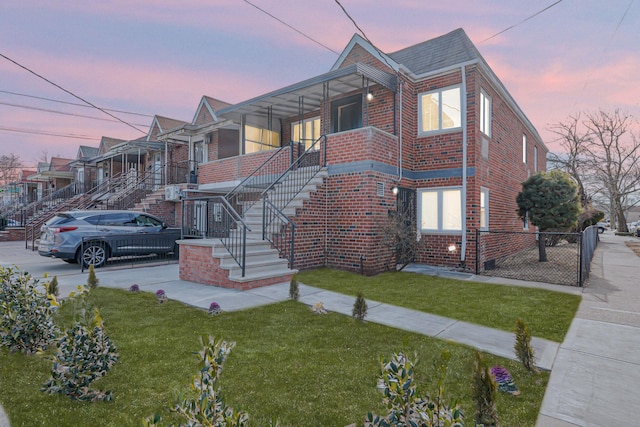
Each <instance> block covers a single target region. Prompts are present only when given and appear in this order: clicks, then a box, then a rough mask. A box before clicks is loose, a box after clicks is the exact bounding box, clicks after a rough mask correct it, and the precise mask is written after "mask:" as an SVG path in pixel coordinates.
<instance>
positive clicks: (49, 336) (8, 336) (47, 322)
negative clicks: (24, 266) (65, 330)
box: [0, 267, 60, 354]
mask: <svg viewBox="0 0 640 427" xmlns="http://www.w3.org/2000/svg"><path fill="white" fill-rule="evenodd" d="M37 283H38V281H37V280H36V279H34V278H33V277H31V275H29V274H28V273H23V272H21V271H20V270H18V269H17V268H13V267H0V345H1V346H5V347H7V348H8V349H9V351H11V352H24V353H27V354H30V353H35V352H38V351H41V350H45V349H46V348H47V347H49V346H50V345H51V344H53V343H54V341H55V340H56V338H57V337H58V335H59V334H60V331H59V330H58V328H57V326H56V325H55V323H54V322H53V313H54V311H55V309H56V308H57V306H58V303H57V302H56V300H55V297H53V296H51V297H48V296H47V295H46V294H45V293H44V292H39V291H38V290H37V288H36V285H37Z"/></svg>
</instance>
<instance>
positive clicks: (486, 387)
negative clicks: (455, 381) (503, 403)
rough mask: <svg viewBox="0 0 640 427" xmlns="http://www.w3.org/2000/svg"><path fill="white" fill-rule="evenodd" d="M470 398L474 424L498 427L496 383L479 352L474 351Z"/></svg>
mask: <svg viewBox="0 0 640 427" xmlns="http://www.w3.org/2000/svg"><path fill="white" fill-rule="evenodd" d="M472 397H473V401H474V402H475V404H476V416H475V421H476V424H477V425H483V426H484V427H498V426H499V424H498V410H497V409H496V382H495V381H494V379H493V376H492V375H491V371H490V370H489V366H488V365H487V364H486V363H485V361H484V359H483V358H482V355H481V354H480V352H479V351H476V355H475V359H474V362H473V392H472Z"/></svg>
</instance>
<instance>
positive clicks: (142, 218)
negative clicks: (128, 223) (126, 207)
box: [135, 214, 162, 227]
mask: <svg viewBox="0 0 640 427" xmlns="http://www.w3.org/2000/svg"><path fill="white" fill-rule="evenodd" d="M135 222H136V225H138V226H139V227H161V226H162V222H160V221H158V220H157V219H155V218H152V217H150V216H148V215H143V214H140V215H136V216H135Z"/></svg>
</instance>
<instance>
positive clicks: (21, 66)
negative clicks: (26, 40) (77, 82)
mask: <svg viewBox="0 0 640 427" xmlns="http://www.w3.org/2000/svg"><path fill="white" fill-rule="evenodd" d="M0 56H1V57H3V58H4V59H6V60H7V61H9V62H12V63H13V64H15V65H17V66H18V67H20V68H22V69H23V70H25V71H27V72H29V73H31V74H33V75H34V76H36V77H38V78H40V79H42V80H44V81H45V82H47V83H49V84H51V85H53V86H55V87H57V88H58V89H60V90H62V91H63V92H66V93H68V94H69V95H71V96H73V97H74V98H76V99H79V100H80V101H82V102H84V103H85V104H88V105H90V106H92V107H93V108H95V109H97V110H100V111H102V112H103V113H104V114H106V115H108V116H110V117H113V118H114V119H116V120H117V121H119V122H120V123H123V124H125V125H127V126H129V127H130V128H133V129H135V130H137V131H138V132H140V133H143V134H146V133H147V132H145V131H143V130H142V129H139V128H137V127H135V126H134V125H132V124H131V123H127V122H125V121H124V120H122V119H121V118H119V117H118V116H115V115H113V114H111V113H109V112H108V111H106V110H104V109H102V108H100V107H98V106H97V105H95V104H93V103H91V102H89V101H87V100H86V99H84V98H81V97H79V96H78V95H76V94H75V93H73V92H71V91H69V90H67V89H65V88H63V87H62V86H60V85H59V84H57V83H54V82H52V81H51V80H49V79H47V78H46V77H44V76H42V75H40V74H38V73H36V72H35V71H33V70H31V69H30V68H27V67H26V66H24V65H22V64H20V63H18V62H17V61H14V60H13V59H11V58H9V57H8V56H6V55H4V54H2V53H0Z"/></svg>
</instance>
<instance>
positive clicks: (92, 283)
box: [87, 264, 100, 289]
mask: <svg viewBox="0 0 640 427" xmlns="http://www.w3.org/2000/svg"><path fill="white" fill-rule="evenodd" d="M99 283H100V280H99V279H98V276H96V269H95V267H94V266H93V264H91V265H89V277H87V285H89V288H90V289H94V288H97V287H98V284H99Z"/></svg>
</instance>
